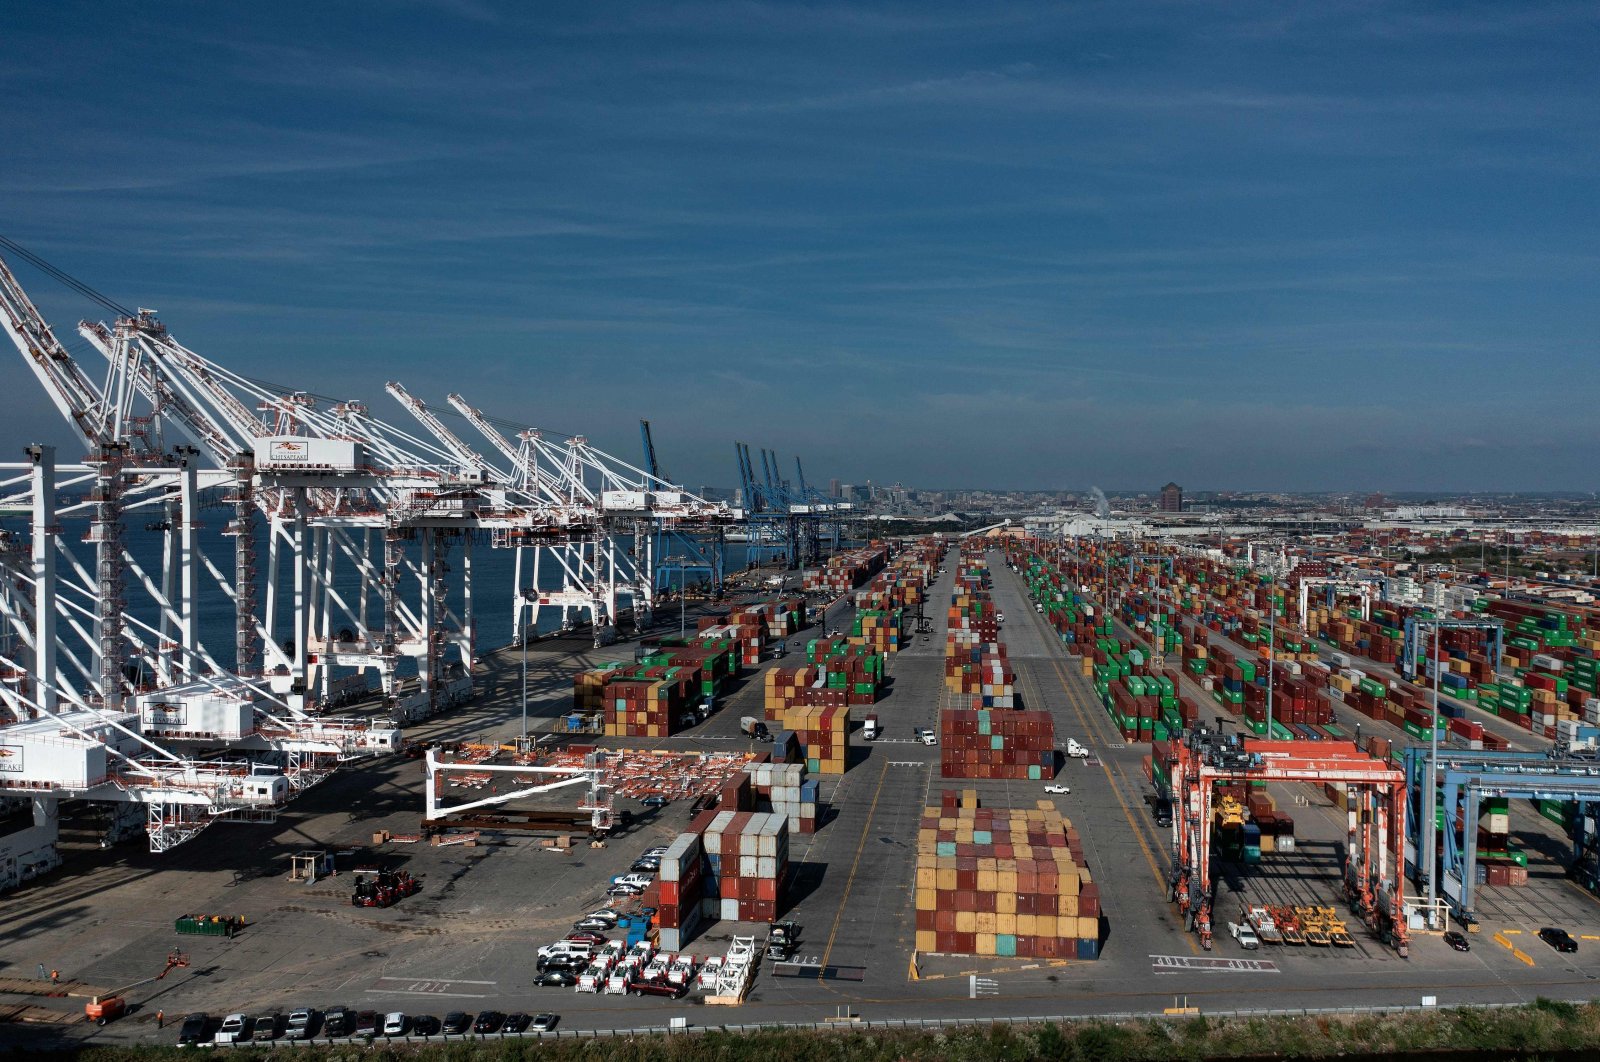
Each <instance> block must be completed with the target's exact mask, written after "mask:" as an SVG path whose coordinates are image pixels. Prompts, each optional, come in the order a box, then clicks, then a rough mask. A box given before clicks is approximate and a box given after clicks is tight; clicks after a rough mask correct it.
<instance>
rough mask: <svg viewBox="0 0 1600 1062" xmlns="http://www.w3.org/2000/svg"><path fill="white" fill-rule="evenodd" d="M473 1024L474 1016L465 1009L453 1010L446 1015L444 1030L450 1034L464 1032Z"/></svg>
mask: <svg viewBox="0 0 1600 1062" xmlns="http://www.w3.org/2000/svg"><path fill="white" fill-rule="evenodd" d="M471 1025H472V1017H471V1016H470V1015H468V1014H467V1013H466V1012H465V1011H461V1010H452V1011H451V1012H450V1013H449V1014H446V1015H445V1016H444V1031H445V1034H446V1035H448V1036H454V1035H456V1034H457V1033H464V1032H466V1031H467V1029H468V1028H470V1027H471Z"/></svg>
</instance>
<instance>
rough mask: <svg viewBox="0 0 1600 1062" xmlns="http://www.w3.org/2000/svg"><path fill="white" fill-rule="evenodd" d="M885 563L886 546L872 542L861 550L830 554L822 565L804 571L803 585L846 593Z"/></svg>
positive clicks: (886, 560) (872, 574)
mask: <svg viewBox="0 0 1600 1062" xmlns="http://www.w3.org/2000/svg"><path fill="white" fill-rule="evenodd" d="M888 562H889V547H887V546H885V545H884V544H882V543H881V542H875V543H873V544H872V545H870V546H867V547H866V548H864V549H857V550H851V551H850V552H848V553H840V554H837V555H835V556H832V557H829V558H828V562H827V563H826V564H824V565H823V566H822V567H821V568H816V569H813V570H811V571H808V572H806V574H805V579H804V582H803V583H802V585H803V586H804V587H805V588H806V589H807V590H832V591H835V592H838V593H841V594H844V593H849V592H850V591H851V590H854V589H855V588H856V587H858V586H860V585H861V584H862V583H864V582H866V581H867V580H868V579H870V578H872V577H873V576H874V575H876V574H877V573H878V572H880V571H882V570H883V566H884V565H885V564H887V563H888Z"/></svg>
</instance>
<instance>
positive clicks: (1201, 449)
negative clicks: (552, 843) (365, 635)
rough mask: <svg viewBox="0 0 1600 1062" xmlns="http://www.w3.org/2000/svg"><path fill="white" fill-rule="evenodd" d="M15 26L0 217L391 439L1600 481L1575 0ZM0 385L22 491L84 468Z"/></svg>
mask: <svg viewBox="0 0 1600 1062" xmlns="http://www.w3.org/2000/svg"><path fill="white" fill-rule="evenodd" d="M4 22H5V28H6V36H7V44H8V57H9V58H8V62H7V63H6V64H5V66H4V68H3V69H0V85H3V86H4V87H5V88H6V90H7V91H8V94H9V95H10V97H11V98H12V99H13V100H16V101H19V103H18V105H16V106H12V107H9V108H6V109H5V110H4V112H0V134H3V135H4V137H5V142H6V144H7V166H6V168H5V170H4V172H3V173H0V192H3V193H4V201H5V208H4V210H3V211H0V234H3V235H5V236H7V237H10V238H12V239H14V240H17V241H18V242H20V243H22V244H23V245H25V246H27V247H28V248H30V249H31V250H33V251H34V252H36V253H38V254H40V255H42V256H43V257H44V258H46V259H48V260H50V261H51V262H53V263H54V264H56V265H57V266H59V267H61V268H63V269H65V270H67V271H68V272H70V273H72V274H73V275H75V276H76V277H78V278H79V279H81V280H82V281H84V282H87V283H88V284H90V285H92V286H94V287H95V288H98V289H100V290H102V291H104V292H105V293H106V294H108V295H110V296H111V297H113V298H115V299H117V300H118V301H120V302H122V303H125V304H128V305H139V306H149V307H154V308H155V309H156V310H158V311H159V312H160V314H161V317H162V319H163V320H164V321H165V322H166V323H167V325H168V326H169V327H170V328H171V329H172V331H173V333H174V335H175V336H177V338H178V339H179V340H180V341H182V342H184V343H185V344H186V345H188V346H191V347H193V348H194V349H196V350H199V351H201V352H202V353H204V354H206V355H207V356H209V357H212V358H214V359H216V360H218V361H220V362H222V363H223V364H225V365H227V366H228V367H229V368H231V369H233V370H235V371H237V372H239V373H241V374H243V375H246V376H249V377H252V378H256V379H264V380H271V381H275V382H279V383H282V384H285V385H288V386H290V387H292V388H297V389H305V390H309V391H313V392H317V393H320V394H326V395H331V396H335V397H338V398H356V399H360V400H362V401H364V402H366V403H367V404H368V406H369V407H370V408H371V409H372V410H373V411H374V413H375V414H376V415H378V416H379V417H381V418H383V419H385V420H389V421H392V422H394V423H397V424H403V425H408V426H409V425H410V424H411V421H410V420H409V418H408V417H407V416H406V414H405V413H404V412H403V411H402V410H401V409H400V408H399V407H398V406H397V405H396V404H395V403H393V402H392V401H391V400H390V399H388V397H387V396H386V395H385V394H384V383H385V381H387V380H390V379H398V380H401V381H403V382H404V383H405V384H406V385H407V387H408V388H409V389H410V390H411V391H412V392H413V393H414V394H416V395H417V396H419V397H421V398H422V399H423V400H425V401H426V402H428V403H429V404H430V406H434V407H436V408H437V407H442V406H443V404H444V402H443V400H444V396H445V394H446V393H447V392H450V391H460V392H461V393H463V394H464V395H465V396H466V397H467V398H468V399H469V401H471V402H473V404H475V405H477V406H479V407H480V408H482V409H484V410H485V411H486V412H487V413H489V414H491V415H493V416H496V417H499V418H504V419H506V420H509V421H515V422H517V423H522V424H533V425H539V426H542V427H547V428H550V429H552V430H556V431H562V432H574V433H582V434H584V435H586V436H587V437H589V438H590V439H591V440H592V441H593V442H595V443H596V444H597V445H599V446H601V447H603V448H605V449H607V450H609V451H611V452H613V453H615V454H616V455H618V456H620V457H623V458H625V459H628V460H630V461H634V462H638V461H639V460H640V455H639V441H638V420H639V418H641V417H646V418H648V419H650V421H651V423H652V427H653V430H654V437H655V445H656V449H657V452H658V454H659V456H660V460H661V461H662V463H663V465H664V466H665V467H666V468H667V469H668V470H669V471H670V472H671V474H672V475H673V476H674V477H676V478H677V479H678V480H679V481H680V482H683V483H695V484H699V483H709V484H723V485H727V486H729V487H731V486H733V485H735V484H736V482H737V476H736V473H735V462H734V454H733V444H734V442H735V441H736V440H738V441H744V442H748V443H749V444H750V445H751V446H752V447H753V448H755V447H769V448H772V449H774V450H776V451H777V453H778V454H779V457H780V461H781V462H782V463H783V466H784V469H785V472H786V474H790V475H792V469H793V462H794V456H795V455H796V454H798V455H799V456H800V457H801V458H802V459H803V460H804V462H805V469H806V474H807V478H808V480H809V481H810V482H811V483H813V485H816V486H818V487H819V489H820V488H821V487H823V486H825V485H830V484H831V482H832V481H833V480H838V481H840V482H841V483H849V484H865V483H867V482H868V481H869V480H870V481H871V482H874V483H880V484H881V483H886V482H892V481H895V480H901V481H905V482H938V483H965V484H971V485H972V486H975V487H977V486H987V487H992V488H997V489H1006V488H1036V489H1066V490H1087V489H1088V487H1089V485H1090V484H1093V483H1098V484H1101V485H1104V484H1106V483H1108V482H1109V483H1122V484H1128V483H1136V482H1143V483H1148V484H1149V487H1148V488H1146V489H1149V490H1151V491H1153V492H1154V491H1159V489H1160V486H1161V485H1162V484H1164V483H1166V482H1167V481H1169V480H1173V481H1176V482H1178V483H1182V484H1186V485H1192V484H1205V485H1207V486H1206V487H1205V488H1203V489H1279V490H1340V491H1351V492H1358V493H1363V494H1365V493H1370V492H1373V491H1379V490H1381V491H1384V492H1386V493H1388V494H1390V495H1391V496H1392V495H1394V494H1396V493H1403V492H1408V491H1436V492H1441V493H1445V492H1452V493H1459V492H1464V491H1490V490H1553V489H1569V490H1587V489H1592V488H1593V487H1594V486H1596V483H1595V480H1596V478H1597V476H1596V462H1595V460H1594V455H1595V453H1596V452H1597V449H1600V427H1597V426H1596V424H1595V421H1594V418H1593V417H1591V416H1589V415H1588V414H1587V412H1586V411H1587V410H1589V409H1591V408H1593V407H1594V405H1595V402H1596V399H1597V398H1600V382H1597V377H1596V373H1595V372H1594V367H1595V365H1597V364H1600V349H1597V348H1600V339H1597V336H1600V328H1597V327H1596V325H1597V324H1600V283H1597V281H1600V252H1597V251H1596V248H1597V247H1600V211H1597V208H1596V205H1595V204H1596V201H1595V197H1594V195H1593V182H1594V176H1593V175H1594V173H1595V171H1596V169H1597V163H1600V157H1597V156H1600V108H1596V107H1595V105H1594V101H1595V99H1596V98H1600V64H1597V63H1596V62H1595V61H1594V57H1595V56H1596V55H1600V9H1597V8H1596V7H1595V6H1594V5H1592V4H1583V3H1569V2H1561V0H1532V2H1527V3H1519V4H1516V5H1505V4H1488V3H1467V4H1461V5H1451V6H1448V7H1445V6H1438V5H1425V4H1403V3H1401V4H1393V5H1376V6H1374V5H1363V4H1344V3H1328V4H1309V5H1284V4H1282V3H1279V2H1275V0H1274V2H1269V0H1239V2H1236V3H1228V4H1193V3H1153V4H1144V5H1125V4H1096V3H1090V4H1047V3H1042V2H1041V3H1033V2H1019V3H1014V4H1004V5H968V4H957V3H950V2H939V0H928V2H917V3H911V2H905V3H870V4H869V3H859V4H858V3H840V4H833V5H827V6H820V7H819V6H814V5H788V4H782V3H775V2H761V0H755V2H751V3H744V4H739V5H735V6H729V7H723V6H720V5H703V4H690V3H660V4H618V5H603V6H589V5H542V4H541V5H521V4H512V3H508V2H507V3H497V2H490V0H453V2H446V0H419V2H416V3H407V4H397V5H376V6H348V7H347V6H340V5H334V6H329V5H311V4H306V3H302V2H294V0H286V2H284V3H280V4H271V5H256V6H253V7H241V6H237V5H198V4H192V3H169V2H153V3H148V4H141V5H137V6H134V7H116V6H109V7H108V6H106V5H101V4H88V3H74V2H64V3H60V4H51V5H18V6H17V7H15V8H13V9H9V10H8V11H7V13H6V15H5V19H4ZM138 42H150V43H151V44H152V45H153V44H157V43H158V44H159V47H160V50H161V51H162V53H163V54H164V55H166V56H168V57H170V61H163V62H161V63H152V62H151V61H150V50H149V48H146V47H141V46H130V45H131V44H137V43H138ZM134 86H136V88H134ZM12 264H13V266H14V267H15V268H16V269H17V272H18V274H19V276H20V278H21V279H22V282H23V283H24V285H25V286H27V288H28V289H29V291H30V292H31V293H33V294H34V296H35V297H36V299H37V301H38V302H39V304H40V306H41V309H42V310H43V311H44V313H45V314H46V316H47V317H48V318H49V319H50V321H51V323H52V324H53V325H54V327H55V328H56V330H57V332H58V334H59V335H60V336H61V337H62V338H63V340H65V341H67V342H68V344H69V346H70V347H72V349H74V350H75V351H77V352H79V353H80V354H84V355H86V356H88V357H89V358H91V359H92V358H93V354H92V352H89V351H88V349H87V347H86V345H85V344H84V343H82V342H81V341H79V340H78V339H77V336H76V333H75V328H76V325H77V322H78V320H79V318H80V317H86V316H88V317H99V316H102V314H101V313H100V312H99V311H98V310H97V308H96V307H94V306H93V305H91V304H88V303H86V302H85V301H84V300H83V299H81V298H79V297H77V296H73V295H70V294H68V293H67V292H66V291H65V290H64V289H63V288H61V287H59V286H58V285H55V284H53V283H51V282H48V281H46V280H45V279H44V278H42V277H41V276H39V275H38V274H37V273H35V272H33V271H31V270H29V269H26V268H23V267H21V266H20V265H19V264H18V263H15V262H13V263H12ZM91 364H92V361H91ZM0 383H3V384H4V385H5V386H4V387H3V388H0V418H3V419H4V420H5V422H6V424H7V425H8V432H7V438H8V440H9V441H8V443H7V445H8V446H10V447H11V453H10V456H9V457H7V458H5V459H6V460H20V459H21V457H22V455H21V447H22V446H23V445H25V444H26V443H28V442H30V441H35V440H39V441H46V442H51V441H54V442H57V443H63V444H64V443H65V440H66V431H65V428H64V426H63V424H62V423H61V418H60V416H59V414H58V413H56V412H55V410H54V409H53V408H51V407H50V405H49V404H48V402H47V401H45V398H44V395H43V393H42V391H41V389H40V388H39V387H38V385H37V384H36V383H35V381H34V380H33V378H32V376H31V375H30V373H29V372H28V371H27V369H26V368H25V366H24V365H23V362H22V359H21V357H20V356H19V355H18V354H17V353H16V352H15V351H14V350H10V349H9V345H8V349H7V350H5V351H0ZM75 456H76V455H74V454H73V453H72V450H71V448H70V447H64V449H63V460H73V459H75ZM1108 489H1110V488H1108ZM1190 489H1191V490H1193V489H1201V488H1194V487H1190Z"/></svg>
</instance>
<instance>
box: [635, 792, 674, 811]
mask: <svg viewBox="0 0 1600 1062" xmlns="http://www.w3.org/2000/svg"><path fill="white" fill-rule="evenodd" d="M639 803H641V804H643V805H644V806H645V807H647V808H664V807H666V806H667V805H668V804H669V803H671V802H670V801H669V800H667V798H666V797H664V796H656V795H654V794H652V795H650V796H647V797H645V798H644V799H643V800H641V801H639Z"/></svg>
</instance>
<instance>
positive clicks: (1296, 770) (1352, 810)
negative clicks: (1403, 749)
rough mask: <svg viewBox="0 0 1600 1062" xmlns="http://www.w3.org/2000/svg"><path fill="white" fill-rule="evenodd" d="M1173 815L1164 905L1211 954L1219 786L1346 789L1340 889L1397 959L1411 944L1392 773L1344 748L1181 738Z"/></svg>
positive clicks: (1174, 765)
mask: <svg viewBox="0 0 1600 1062" xmlns="http://www.w3.org/2000/svg"><path fill="white" fill-rule="evenodd" d="M1169 750H1170V755H1171V756H1172V760H1171V763H1170V764H1169V767H1170V772H1171V773H1170V775H1169V777H1171V779H1172V789H1173V798H1174V802H1175V805H1176V811H1177V813H1176V814H1175V815H1174V817H1173V834H1174V852H1173V866H1172V875H1171V879H1170V892H1169V899H1171V900H1172V901H1174V902H1175V903H1177V905H1178V909H1179V911H1180V912H1181V913H1182V914H1183V915H1184V917H1185V919H1186V920H1187V923H1188V926H1189V928H1190V929H1193V930H1194V931H1195V932H1196V933H1197V934H1198V935H1199V938H1200V945H1201V947H1203V948H1205V949H1207V950H1210V948H1211V941H1212V906H1213V901H1214V900H1215V895H1214V893H1215V884H1214V882H1213V879H1212V873H1211V824H1212V807H1213V803H1214V797H1215V792H1216V787H1217V785H1218V783H1223V784H1227V783H1251V782H1311V783H1314V784H1319V785H1320V784H1323V783H1329V782H1334V783H1343V784H1344V785H1345V787H1346V791H1347V792H1348V794H1349V807H1348V812H1347V814H1348V826H1347V828H1348V837H1347V842H1346V844H1345V865H1344V870H1343V887H1344V895H1345V899H1346V901H1347V902H1348V903H1349V905H1350V909H1351V911H1352V912H1353V913H1354V914H1355V915H1356V916H1357V917H1358V918H1360V919H1361V921H1362V922H1364V923H1365V924H1366V925H1367V927H1368V928H1369V929H1371V930H1372V932H1373V933H1374V934H1375V935H1376V936H1377V937H1378V939H1379V940H1382V941H1383V942H1384V943H1386V944H1390V945H1392V946H1393V947H1394V949H1395V950H1396V951H1397V952H1398V953H1399V954H1400V955H1401V956H1402V957H1404V956H1405V955H1406V954H1407V951H1408V948H1409V943H1408V938H1407V934H1406V923H1405V917H1404V900H1403V896H1402V889H1401V884H1400V883H1401V866H1402V861H1403V852H1404V847H1403V845H1404V838H1405V813H1406V796H1405V794H1406V784H1405V781H1406V780H1405V774H1404V772H1402V771H1401V770H1400V769H1399V768H1397V767H1394V766H1392V765H1390V764H1388V763H1385V762H1383V761H1381V760H1376V759H1373V758H1372V757H1371V756H1369V755H1367V754H1366V753H1364V752H1362V751H1361V750H1360V749H1358V748H1356V746H1355V745H1354V744H1353V743H1351V742H1348V741H1317V742H1308V741H1265V740H1258V739H1253V738H1241V737H1239V736H1237V735H1230V736H1226V737H1225V736H1223V735H1222V734H1219V733H1218V732H1216V731H1215V730H1208V729H1205V728H1196V729H1193V730H1189V731H1186V732H1185V733H1184V734H1183V736H1182V737H1181V738H1179V739H1177V740H1175V741H1173V742H1172V744H1171V745H1170V746H1169Z"/></svg>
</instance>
